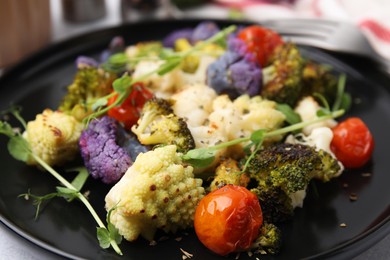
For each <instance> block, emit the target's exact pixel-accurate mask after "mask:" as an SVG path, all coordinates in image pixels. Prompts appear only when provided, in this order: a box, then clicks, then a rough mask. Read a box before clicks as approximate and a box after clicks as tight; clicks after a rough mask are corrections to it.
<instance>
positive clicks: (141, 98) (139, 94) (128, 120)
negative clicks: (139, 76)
mask: <svg viewBox="0 0 390 260" xmlns="http://www.w3.org/2000/svg"><path fill="white" fill-rule="evenodd" d="M117 97H118V96H114V97H112V98H110V99H109V100H108V104H107V105H111V104H112V103H114V102H115V100H116V99H117ZM152 97H153V93H152V92H150V91H149V90H148V89H147V88H145V87H144V85H143V84H142V83H135V84H134V85H133V90H132V91H131V93H130V95H129V96H128V97H127V99H126V100H125V101H124V102H123V103H122V104H121V105H119V106H116V107H113V108H111V109H110V110H108V112H107V113H108V115H109V116H110V117H113V118H115V119H116V120H117V121H119V122H122V123H123V124H124V126H125V128H126V129H128V130H130V129H131V127H132V126H133V125H134V124H135V123H136V122H137V120H138V119H139V117H140V114H141V110H142V108H143V106H144V104H145V102H146V101H147V100H149V99H151V98H152Z"/></svg>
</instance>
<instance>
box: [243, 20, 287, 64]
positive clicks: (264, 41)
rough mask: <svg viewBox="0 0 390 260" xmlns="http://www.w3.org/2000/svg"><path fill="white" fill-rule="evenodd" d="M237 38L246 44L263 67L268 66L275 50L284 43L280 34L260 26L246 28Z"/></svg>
mask: <svg viewBox="0 0 390 260" xmlns="http://www.w3.org/2000/svg"><path fill="white" fill-rule="evenodd" d="M237 37H238V38H239V39H241V40H243V41H244V42H245V43H246V45H247V47H248V50H249V51H250V52H251V53H253V54H255V56H256V58H257V62H258V63H259V64H260V65H261V66H262V67H264V66H266V65H267V63H268V60H269V58H270V56H271V55H272V53H273V51H274V49H275V48H276V47H277V46H279V45H281V44H283V43H284V41H283V39H282V38H281V37H280V35H279V34H278V33H276V32H275V31H273V30H270V29H267V28H264V27H262V26H258V25H251V26H248V27H245V28H244V29H242V30H241V31H240V32H239V33H238V35H237Z"/></svg>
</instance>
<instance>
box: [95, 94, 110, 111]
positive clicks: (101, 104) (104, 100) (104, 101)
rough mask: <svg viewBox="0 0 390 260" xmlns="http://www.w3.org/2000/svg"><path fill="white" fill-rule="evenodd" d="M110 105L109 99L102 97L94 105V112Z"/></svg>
mask: <svg viewBox="0 0 390 260" xmlns="http://www.w3.org/2000/svg"><path fill="white" fill-rule="evenodd" d="M107 103H108V99H107V97H101V98H99V99H98V100H96V101H95V103H93V105H92V111H96V110H98V109H99V108H100V107H104V106H106V105H107Z"/></svg>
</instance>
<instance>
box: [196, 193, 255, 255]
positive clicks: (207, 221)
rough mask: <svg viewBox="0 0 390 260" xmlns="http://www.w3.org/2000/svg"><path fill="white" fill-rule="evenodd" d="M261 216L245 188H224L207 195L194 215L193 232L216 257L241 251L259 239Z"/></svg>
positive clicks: (253, 199)
mask: <svg viewBox="0 0 390 260" xmlns="http://www.w3.org/2000/svg"><path fill="white" fill-rule="evenodd" d="M262 223H263V214H262V211H261V207H260V203H259V200H258V199H257V197H256V195H254V194H253V193H252V192H250V191H249V190H247V189H246V188H245V187H241V186H235V185H226V186H224V187H222V188H220V189H218V190H215V191H213V192H211V193H209V194H207V195H206V196H205V197H204V198H203V199H202V200H201V201H200V202H199V205H198V206H197V208H196V211H195V218H194V227H195V232H196V234H197V236H198V238H199V240H200V241H201V242H202V244H203V245H205V246H206V247H207V248H208V249H210V250H211V251H213V252H214V253H217V254H219V255H223V256H224V255H227V254H229V253H232V252H237V251H243V250H246V249H248V248H249V247H250V245H251V244H252V242H253V241H254V240H255V239H256V238H257V236H258V235H259V228H260V226H261V225H262Z"/></svg>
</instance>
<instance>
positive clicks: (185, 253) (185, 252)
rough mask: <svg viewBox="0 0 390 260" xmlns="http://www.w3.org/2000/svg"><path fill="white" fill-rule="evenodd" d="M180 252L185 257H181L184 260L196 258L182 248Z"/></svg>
mask: <svg viewBox="0 0 390 260" xmlns="http://www.w3.org/2000/svg"><path fill="white" fill-rule="evenodd" d="M180 251H181V252H182V253H183V255H182V256H181V258H182V259H183V260H185V259H190V258H192V257H193V256H194V255H193V254H190V253H188V252H187V251H185V250H183V249H182V248H180Z"/></svg>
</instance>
